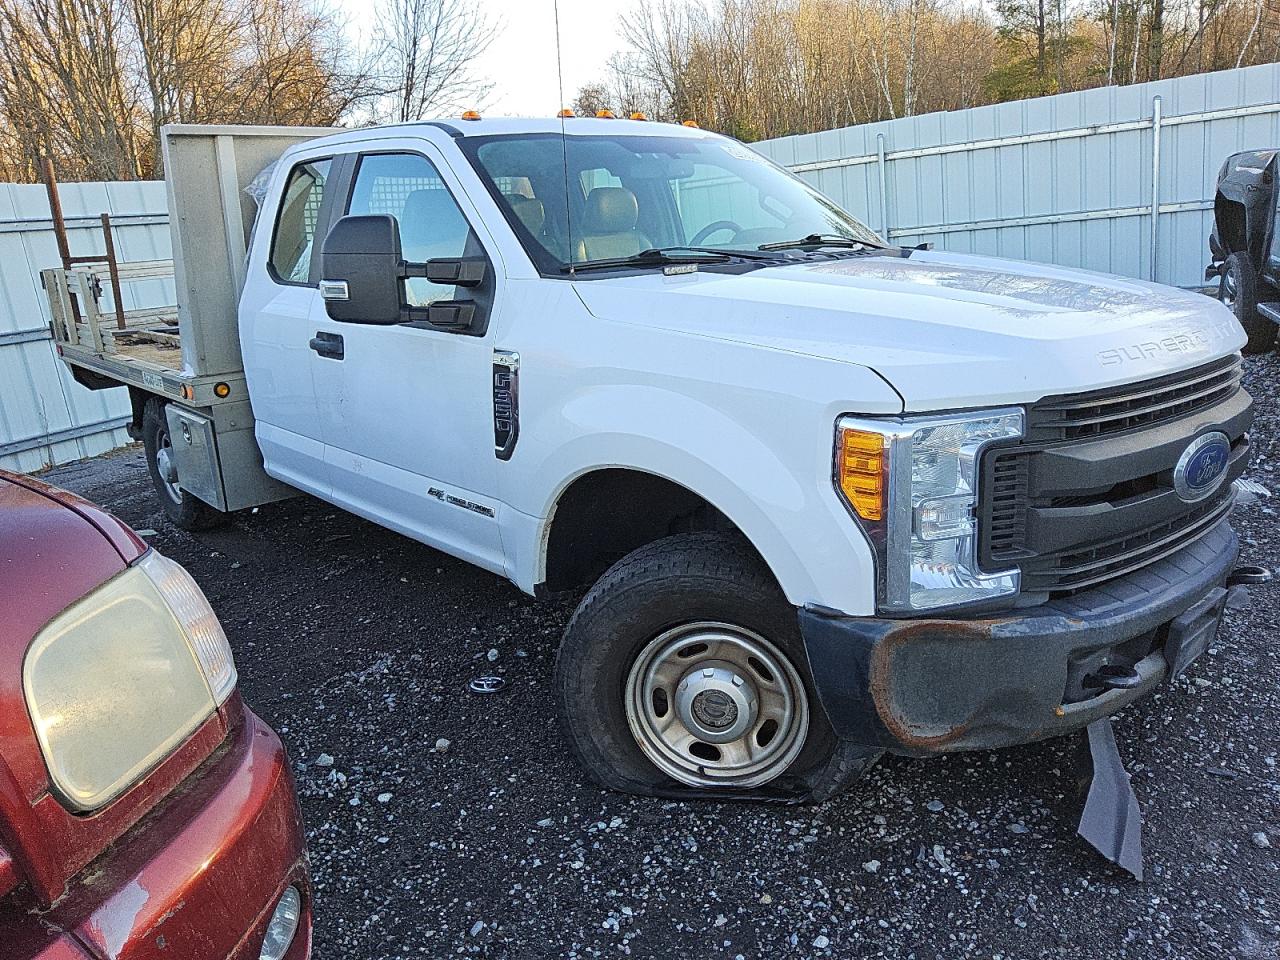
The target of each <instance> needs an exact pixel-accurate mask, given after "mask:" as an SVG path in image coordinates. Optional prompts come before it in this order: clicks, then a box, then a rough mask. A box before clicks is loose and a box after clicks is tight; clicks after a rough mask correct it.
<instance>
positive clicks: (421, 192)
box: [347, 153, 479, 306]
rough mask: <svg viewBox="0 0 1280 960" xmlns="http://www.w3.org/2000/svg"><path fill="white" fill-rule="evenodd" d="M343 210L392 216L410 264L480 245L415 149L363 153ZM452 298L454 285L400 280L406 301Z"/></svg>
mask: <svg viewBox="0 0 1280 960" xmlns="http://www.w3.org/2000/svg"><path fill="white" fill-rule="evenodd" d="M347 213H349V214H352V215H368V214H390V215H391V216H393V217H395V218H396V222H397V223H398V224H399V227H400V249H401V253H402V255H403V256H404V259H405V260H406V261H408V262H409V263H423V262H425V261H427V260H433V259H437V258H441V257H462V256H468V255H469V252H470V251H478V248H479V245H478V241H476V240H475V239H474V236H473V234H472V232H471V227H470V225H469V224H468V223H467V219H466V217H465V216H464V215H463V213H462V211H461V210H460V209H459V208H458V204H457V203H456V202H455V201H454V199H453V195H452V194H451V193H450V192H449V188H448V187H446V186H445V184H444V181H443V180H442V179H441V178H440V174H439V171H437V170H436V168H435V166H434V164H432V163H431V161H430V160H428V159H427V158H426V157H424V156H421V155H420V154H415V153H379V154H369V155H368V156H364V157H362V158H361V159H360V166H359V169H358V170H357V171H356V178H355V183H354V185H353V186H352V190H351V203H350V205H349V206H348V208H347ZM454 297H455V288H453V287H449V286H443V285H441V284H438V283H429V282H428V281H427V280H425V279H422V278H419V277H412V278H410V279H408V280H406V281H405V299H406V301H407V302H408V303H409V304H410V305H411V306H426V305H428V304H430V303H433V302H435V301H436V300H452V299H454Z"/></svg>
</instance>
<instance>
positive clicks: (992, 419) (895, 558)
mask: <svg viewBox="0 0 1280 960" xmlns="http://www.w3.org/2000/svg"><path fill="white" fill-rule="evenodd" d="M1021 436H1022V411H1021V410H1017V409H1008V410H988V411H980V412H973V413H957V414H950V415H946V416H934V417H919V418H915V417H907V418H902V419H897V420H862V419H856V418H852V417H846V418H844V419H842V420H840V422H839V423H838V424H837V425H836V464H835V479H836V486H837V488H838V490H839V492H840V494H841V496H842V497H843V498H844V501H845V502H846V503H847V504H848V505H849V507H850V509H851V510H852V511H853V514H854V516H855V517H856V518H857V520H858V523H859V524H860V525H861V526H862V528H863V530H864V531H866V534H867V536H868V538H869V539H870V541H871V544H872V547H873V548H874V550H875V553H876V573H877V581H878V582H877V590H876V595H877V598H878V606H879V608H880V609H881V610H883V611H885V612H888V613H915V612H919V611H924V610H934V609H939V608H943V607H954V606H958V605H961V604H973V603H980V602H983V601H990V600H995V599H999V598H1001V597H1008V596H1012V595H1014V594H1016V593H1017V592H1018V578H1019V574H1018V571H1017V570H1009V571H1004V572H996V573H987V572H984V571H982V570H980V569H979V568H978V556H977V541H978V538H977V531H976V508H977V489H978V479H977V473H978V461H979V458H980V457H981V455H982V451H983V450H984V449H985V448H986V447H987V446H989V445H990V444H992V443H996V442H998V441H1002V440H1011V439H1017V438H1019V437H1021Z"/></svg>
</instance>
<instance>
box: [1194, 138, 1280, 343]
mask: <svg viewBox="0 0 1280 960" xmlns="http://www.w3.org/2000/svg"><path fill="white" fill-rule="evenodd" d="M1278 154H1280V150H1248V151H1246V152H1244V153H1237V154H1235V155H1233V156H1230V157H1228V158H1227V162H1226V163H1224V164H1223V165H1222V169H1221V170H1220V171H1218V191H1217V195H1216V196H1215V197H1214V200H1213V221H1214V222H1213V232H1212V233H1211V234H1209V252H1210V254H1212V256H1213V262H1212V263H1210V264H1209V266H1208V268H1207V269H1206V270H1205V279H1206V280H1213V279H1217V280H1218V299H1219V300H1221V301H1222V302H1223V303H1224V304H1226V305H1227V306H1228V307H1230V308H1231V310H1232V311H1233V312H1234V313H1235V315H1236V319H1238V320H1239V321H1240V325H1241V326H1242V327H1244V331H1245V333H1246V334H1248V336H1249V342H1248V343H1247V344H1246V345H1245V348H1244V350H1245V353H1262V352H1264V351H1267V350H1270V349H1271V348H1272V346H1274V345H1275V341H1276V324H1277V323H1280V246H1277V245H1276V219H1277V217H1276V212H1277V201H1278V199H1280V195H1278V194H1277V192H1276V172H1277V171H1276V166H1277V164H1276V156H1277V155H1278Z"/></svg>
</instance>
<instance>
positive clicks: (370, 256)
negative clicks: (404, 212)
mask: <svg viewBox="0 0 1280 960" xmlns="http://www.w3.org/2000/svg"><path fill="white" fill-rule="evenodd" d="M320 261H321V268H320V269H321V276H322V277H323V278H324V279H323V280H321V281H320V295H321V296H322V297H323V298H324V307H325V310H326V312H327V313H328V314H329V318H330V319H331V320H340V321H343V322H346V323H379V324H392V323H399V322H400V321H401V319H402V317H401V315H400V313H401V311H400V278H401V273H400V264H401V262H402V258H401V255H400V227H399V225H398V224H397V223H396V218H395V217H392V216H387V215H379V216H360V217H343V218H342V219H341V220H339V221H338V222H337V223H335V224H334V225H333V229H331V230H330V231H329V235H328V236H327V237H325V238H324V245H323V246H322V247H321V248H320Z"/></svg>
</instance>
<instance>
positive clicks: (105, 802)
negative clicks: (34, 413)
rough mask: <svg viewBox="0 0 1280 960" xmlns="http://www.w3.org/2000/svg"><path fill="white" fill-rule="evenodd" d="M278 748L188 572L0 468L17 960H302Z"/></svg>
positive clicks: (4, 874)
mask: <svg viewBox="0 0 1280 960" xmlns="http://www.w3.org/2000/svg"><path fill="white" fill-rule="evenodd" d="M310 952H311V888H310V882H309V878H308V873H307V862H306V853H305V850H304V847H303V840H302V824H301V817H300V815H299V811H298V802H297V799H296V797H295V795H294V788H293V780H292V777H291V776H290V773H289V767H288V764H287V762H286V760H285V753H284V748H283V747H282V746H281V743H280V740H279V738H278V737H277V736H276V735H275V733H274V732H273V731H272V730H271V728H270V727H268V726H267V725H266V724H265V723H263V722H262V721H261V720H259V719H258V718H257V717H256V716H254V715H253V714H252V713H250V712H249V710H248V709H247V708H246V707H245V705H244V703H243V702H242V701H241V699H240V695H239V693H238V692H237V691H236V670H235V665H234V663H233V662H232V659H231V649H230V647H228V645H227V639H226V636H225V635H224V634H223V632H222V627H221V625H220V624H219V623H218V618H217V617H216V616H215V615H214V613H213V610H212V609H210V607H209V604H208V602H207V601H206V600H205V598H204V594H203V593H201V592H200V588H199V587H197V586H196V584H195V581H193V580H192V579H191V577H190V576H189V575H188V574H187V572H186V571H185V570H184V569H183V568H182V567H181V566H179V565H178V564H176V563H174V562H173V561H172V560H169V559H168V558H166V557H164V556H161V555H160V554H159V553H157V552H156V551H155V550H152V549H149V548H148V547H147V545H146V544H145V543H143V542H142V541H141V540H140V539H138V537H137V536H136V535H135V534H134V533H133V531H132V530H130V529H129V528H128V527H127V526H125V525H124V524H123V523H121V522H120V521H118V520H116V519H115V518H114V517H112V516H111V515H110V514H107V513H105V512H104V511H102V510H100V509H98V508H97V507H95V506H93V505H92V504H91V503H88V502H87V501H85V500H82V499H80V498H79V497H76V496H74V495H72V494H69V493H66V492H64V491H61V490H56V489H54V488H52V487H49V486H47V485H45V484H42V483H39V482H37V481H34V480H31V479H30V478H27V477H20V476H14V475H12V474H8V473H3V472H0V956H2V957H3V958H4V960H20V958H21V960H26V958H42V960H86V958H94V960H143V958H147V960H205V958H214V957H217V958H224V957H231V958H236V960H258V958H262V960H303V958H305V957H307V956H308V955H309V954H310Z"/></svg>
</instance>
